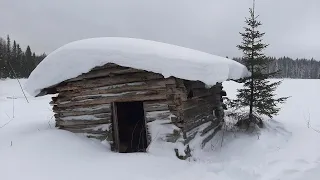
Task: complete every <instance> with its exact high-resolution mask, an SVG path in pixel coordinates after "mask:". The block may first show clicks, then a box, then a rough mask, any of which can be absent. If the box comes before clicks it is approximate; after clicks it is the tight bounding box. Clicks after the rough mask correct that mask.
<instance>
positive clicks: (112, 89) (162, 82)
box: [52, 78, 175, 100]
mask: <svg viewBox="0 0 320 180" xmlns="http://www.w3.org/2000/svg"><path fill="white" fill-rule="evenodd" d="M174 83H175V81H174V79H172V78H169V79H156V80H150V81H143V82H134V83H125V84H119V85H111V86H104V87H100V88H89V89H82V90H79V91H63V92H60V93H59V98H60V97H77V96H85V95H98V94H108V93H122V92H128V91H142V90H156V89H164V88H165V87H166V85H167V84H174ZM52 100H57V98H54V99H52Z"/></svg>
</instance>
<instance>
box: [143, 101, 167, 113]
mask: <svg viewBox="0 0 320 180" xmlns="http://www.w3.org/2000/svg"><path fill="white" fill-rule="evenodd" d="M143 106H144V110H145V111H146V112H153V111H165V110H169V107H168V104H167V102H166V101H155V102H153V103H150V102H149V103H148V101H146V102H143Z"/></svg>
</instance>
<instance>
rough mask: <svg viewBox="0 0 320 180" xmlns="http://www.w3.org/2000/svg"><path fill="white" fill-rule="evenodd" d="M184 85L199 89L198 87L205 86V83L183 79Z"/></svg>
mask: <svg viewBox="0 0 320 180" xmlns="http://www.w3.org/2000/svg"><path fill="white" fill-rule="evenodd" d="M183 82H184V85H185V86H186V89H188V90H192V89H199V88H205V87H206V85H205V83H203V82H201V81H189V80H184V81H183Z"/></svg>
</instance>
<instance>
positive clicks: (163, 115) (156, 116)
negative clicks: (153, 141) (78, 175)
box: [145, 111, 172, 122]
mask: <svg viewBox="0 0 320 180" xmlns="http://www.w3.org/2000/svg"><path fill="white" fill-rule="evenodd" d="M171 115H172V113H171V112H170V111H154V112H146V115H145V117H146V122H152V121H154V120H170V116H171Z"/></svg>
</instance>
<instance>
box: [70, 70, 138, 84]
mask: <svg viewBox="0 0 320 180" xmlns="http://www.w3.org/2000/svg"><path fill="white" fill-rule="evenodd" d="M138 72H144V71H143V70H138V69H133V68H127V67H120V66H119V67H110V68H107V69H98V70H94V71H89V72H88V73H85V74H81V75H80V76H77V77H75V78H72V79H69V80H67V81H66V82H73V81H81V80H85V79H93V78H98V77H106V76H114V75H119V74H129V73H138Z"/></svg>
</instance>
